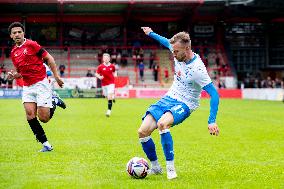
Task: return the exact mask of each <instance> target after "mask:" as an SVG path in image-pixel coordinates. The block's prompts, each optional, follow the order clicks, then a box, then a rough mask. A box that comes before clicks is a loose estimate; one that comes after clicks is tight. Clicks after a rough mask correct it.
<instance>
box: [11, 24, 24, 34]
mask: <svg viewBox="0 0 284 189" xmlns="http://www.w3.org/2000/svg"><path fill="white" fill-rule="evenodd" d="M15 27H21V28H22V29H23V32H25V28H24V25H23V24H22V23H20V22H13V23H12V24H10V26H9V28H8V32H9V34H11V30H12V28H15Z"/></svg>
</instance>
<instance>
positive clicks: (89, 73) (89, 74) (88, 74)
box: [86, 70, 94, 77]
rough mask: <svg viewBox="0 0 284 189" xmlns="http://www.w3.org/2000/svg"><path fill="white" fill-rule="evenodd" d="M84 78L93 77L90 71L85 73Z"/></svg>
mask: <svg viewBox="0 0 284 189" xmlns="http://www.w3.org/2000/svg"><path fill="white" fill-rule="evenodd" d="M86 77H94V75H93V74H92V71H91V70H88V71H87V74H86Z"/></svg>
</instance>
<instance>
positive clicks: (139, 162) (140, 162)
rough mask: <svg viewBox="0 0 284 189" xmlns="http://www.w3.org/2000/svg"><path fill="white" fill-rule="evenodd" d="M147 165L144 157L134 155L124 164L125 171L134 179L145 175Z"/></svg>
mask: <svg viewBox="0 0 284 189" xmlns="http://www.w3.org/2000/svg"><path fill="white" fill-rule="evenodd" d="M148 169H149V165H148V162H147V160H146V159H144V158H141V157H134V158H132V159H130V160H129V161H128V163H127V165H126V171H127V173H128V174H129V175H130V176H131V177H133V178H136V179H142V178H145V177H146V176H147V173H148V172H147V171H148Z"/></svg>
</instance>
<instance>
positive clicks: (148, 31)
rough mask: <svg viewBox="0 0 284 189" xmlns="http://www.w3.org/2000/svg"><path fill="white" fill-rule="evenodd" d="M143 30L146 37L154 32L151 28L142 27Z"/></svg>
mask: <svg viewBox="0 0 284 189" xmlns="http://www.w3.org/2000/svg"><path fill="white" fill-rule="evenodd" d="M141 29H142V30H143V31H144V33H145V34H146V35H149V33H150V32H153V30H152V29H151V28H150V27H141Z"/></svg>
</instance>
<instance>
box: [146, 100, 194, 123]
mask: <svg viewBox="0 0 284 189" xmlns="http://www.w3.org/2000/svg"><path fill="white" fill-rule="evenodd" d="M166 112H171V113H172V115H173V117H174V123H173V126H174V125H178V124H180V123H181V122H183V121H184V120H185V119H186V118H188V117H189V115H190V109H189V108H188V106H187V105H186V104H185V103H183V102H180V101H177V100H175V99H173V98H171V97H168V96H164V97H163V98H161V99H160V100H159V101H158V102H156V103H155V104H152V105H151V106H150V107H149V108H148V110H147V111H146V113H145V115H144V116H143V118H142V120H144V118H145V117H146V116H147V115H148V114H151V115H152V116H153V117H154V119H155V120H156V122H158V120H159V119H160V118H161V117H162V115H163V114H164V113H166Z"/></svg>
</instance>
